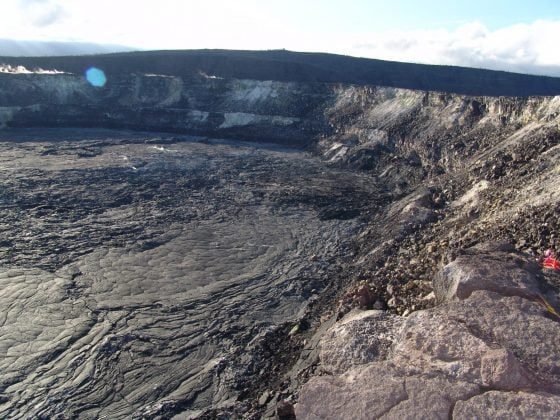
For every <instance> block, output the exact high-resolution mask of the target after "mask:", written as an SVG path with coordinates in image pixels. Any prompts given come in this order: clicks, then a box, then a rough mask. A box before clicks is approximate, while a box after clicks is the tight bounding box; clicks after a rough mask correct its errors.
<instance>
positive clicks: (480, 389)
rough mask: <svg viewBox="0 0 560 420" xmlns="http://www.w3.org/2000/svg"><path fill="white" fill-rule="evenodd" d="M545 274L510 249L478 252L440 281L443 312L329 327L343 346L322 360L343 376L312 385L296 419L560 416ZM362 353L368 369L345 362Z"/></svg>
mask: <svg viewBox="0 0 560 420" xmlns="http://www.w3.org/2000/svg"><path fill="white" fill-rule="evenodd" d="M538 271H539V270H538V267H536V266H535V264H534V262H533V261H532V260H531V258H528V257H526V256H523V255H522V254H519V253H516V252H514V251H513V250H512V249H510V248H508V247H503V246H488V245H487V246H485V247H479V248H473V249H471V250H469V251H468V252H467V253H466V254H465V255H462V256H460V257H458V258H457V259H456V260H455V261H453V262H452V263H450V264H448V265H447V266H446V267H444V268H443V269H442V271H441V272H440V273H439V275H438V276H437V278H436V280H435V282H434V283H435V284H434V288H435V290H436V295H437V297H438V299H439V300H440V302H441V304H440V305H439V306H437V307H435V308H432V309H429V310H424V311H418V312H415V313H413V314H412V315H410V316H409V317H408V318H406V320H405V321H404V323H402V324H400V323H399V322H398V321H394V322H391V323H388V322H387V319H386V318H385V319H384V318H383V317H380V316H371V315H369V316H366V315H364V316H362V317H361V318H360V317H359V316H358V315H356V314H355V313H352V314H349V315H348V316H347V317H350V319H346V320H345V319H343V320H342V321H341V323H340V325H338V324H335V325H334V326H333V327H331V332H333V331H338V332H341V334H340V335H339V338H338V339H337V338H335V336H334V335H333V334H329V333H327V334H325V336H324V338H323V342H322V343H321V347H322V348H323V349H328V351H322V352H321V361H322V363H323V364H324V365H325V366H326V369H325V368H324V371H326V372H328V371H331V372H336V373H338V375H336V376H330V375H326V376H320V377H315V378H312V379H311V380H310V381H309V382H308V384H306V385H305V386H304V387H303V388H302V390H301V393H300V398H299V403H298V404H297V406H296V415H297V416H298V418H302V419H306V418H308V419H315V418H317V419H318V418H355V419H371V418H395V419H396V418H399V419H402V418H448V417H449V416H450V415H451V416H452V417H453V418H528V417H530V418H559V417H560V387H559V386H558V385H557V384H560V323H559V320H558V319H557V317H556V316H555V315H553V314H551V313H550V312H549V311H548V310H547V308H546V305H543V303H542V299H545V300H548V301H550V302H554V298H555V296H554V295H553V294H549V295H546V298H544V297H543V294H544V293H545V290H544V289H545V286H546V285H545V284H541V283H542V281H541V280H539V279H540V277H539V275H538V274H539V272H538ZM359 319H362V320H364V319H367V320H368V321H369V322H370V325H369V326H368V328H364V327H362V328H353V329H349V328H348V325H352V324H355V323H356V322H357V320H359ZM376 322H379V324H380V325H379V328H376ZM388 325H392V326H393V328H394V330H393V331H392V332H391V331H387V329H388V328H387V327H388ZM350 332H352V333H354V334H355V335H356V336H355V337H350V336H348V334H349V333H350ZM360 335H362V337H360ZM366 336H367V337H366ZM340 337H343V339H342V340H341V339H340ZM383 339H384V340H386V341H385V343H387V340H389V341H391V345H390V349H389V350H388V351H385V352H383V351H377V352H375V351H374V352H369V353H367V351H366V350H367V349H368V348H370V349H371V348H372V343H379V342H381V341H382V340H383ZM333 343H336V346H333ZM360 343H361V344H362V345H363V347H364V348H363V349H360V348H359V346H360ZM335 347H336V348H338V350H337V351H336V352H335V353H336V355H337V356H338V358H337V356H335V355H333V352H334V350H333V349H334V348H335ZM364 354H368V355H369V359H368V360H369V363H365V364H364V359H363V357H361V358H360V357H358V359H359V360H358V361H357V362H354V361H352V360H348V361H344V359H343V358H344V357H345V356H346V357H348V358H351V357H352V355H358V356H360V355H364ZM333 360H336V363H334V367H333ZM360 363H361V365H360ZM345 366H346V367H348V368H347V369H346V370H345V371H344V372H342V371H341V370H342V368H343V367H345Z"/></svg>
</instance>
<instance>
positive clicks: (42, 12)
mask: <svg viewBox="0 0 560 420" xmlns="http://www.w3.org/2000/svg"><path fill="white" fill-rule="evenodd" d="M19 4H20V6H21V9H22V12H23V15H24V17H25V18H27V20H28V21H30V22H31V23H32V24H33V25H34V26H36V27H46V26H50V25H53V24H55V23H56V22H58V21H60V20H61V19H63V18H64V16H65V10H64V8H63V7H62V5H60V4H59V3H58V2H56V1H54V0H19Z"/></svg>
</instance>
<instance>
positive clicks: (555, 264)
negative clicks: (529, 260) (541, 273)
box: [542, 256, 560, 270]
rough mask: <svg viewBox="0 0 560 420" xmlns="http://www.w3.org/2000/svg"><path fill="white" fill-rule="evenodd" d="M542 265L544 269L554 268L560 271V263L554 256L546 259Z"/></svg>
mask: <svg viewBox="0 0 560 420" xmlns="http://www.w3.org/2000/svg"><path fill="white" fill-rule="evenodd" d="M542 265H543V267H544V268H553V269H554V270H560V261H558V260H557V259H556V258H554V257H552V256H549V257H546V258H545V259H544V260H543V262H542Z"/></svg>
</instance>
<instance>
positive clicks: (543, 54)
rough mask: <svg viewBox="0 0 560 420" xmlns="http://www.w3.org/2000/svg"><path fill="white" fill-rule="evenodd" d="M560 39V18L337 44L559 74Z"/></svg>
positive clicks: (397, 56) (392, 55)
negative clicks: (557, 44) (558, 44)
mask: <svg viewBox="0 0 560 420" xmlns="http://www.w3.org/2000/svg"><path fill="white" fill-rule="evenodd" d="M558 39H560V21H547V20H539V21H536V22H534V23H531V24H517V25H511V26H508V27H505V28H501V29H497V30H494V31H491V30H489V29H488V28H487V27H486V26H484V25H483V24H482V23H480V22H472V23H469V24H466V25H463V26H461V27H459V28H457V29H456V30H454V31H446V30H437V31H410V32H385V33H372V34H362V35H360V36H359V37H353V38H352V39H351V40H349V41H347V42H349V43H350V45H351V46H350V48H347V47H344V46H340V45H339V46H338V47H337V49H338V50H340V51H345V52H346V53H349V54H352V55H357V56H364V57H372V58H380V59H386V60H397V61H412V62H418V63H429V64H446V65H459V66H468V67H480V68H489V69H494V70H507V71H515V72H522V73H534V74H548V75H553V76H560V54H559V53H558V47H557V46H556V43H557V40H558ZM347 45H348V44H347Z"/></svg>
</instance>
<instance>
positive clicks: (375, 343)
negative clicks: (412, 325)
mask: <svg viewBox="0 0 560 420" xmlns="http://www.w3.org/2000/svg"><path fill="white" fill-rule="evenodd" d="M403 321H404V318H402V317H400V316H396V315H392V314H389V313H387V312H384V311H375V310H372V311H353V312H350V313H349V314H347V315H346V316H345V317H344V318H343V319H342V320H341V321H339V322H337V323H336V324H335V325H334V326H332V327H331V328H329V330H328V331H327V332H326V333H325V335H324V336H323V338H322V339H321V342H320V344H319V346H320V353H319V357H320V359H321V369H322V370H323V371H324V372H328V373H331V374H334V373H343V372H345V371H347V370H349V369H350V368H352V367H354V366H358V365H363V364H366V363H370V362H373V361H381V360H384V359H386V358H387V355H388V353H389V349H390V348H391V346H392V345H393V342H394V339H395V334H396V331H398V329H399V327H400V326H401V325H402V323H403Z"/></svg>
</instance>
